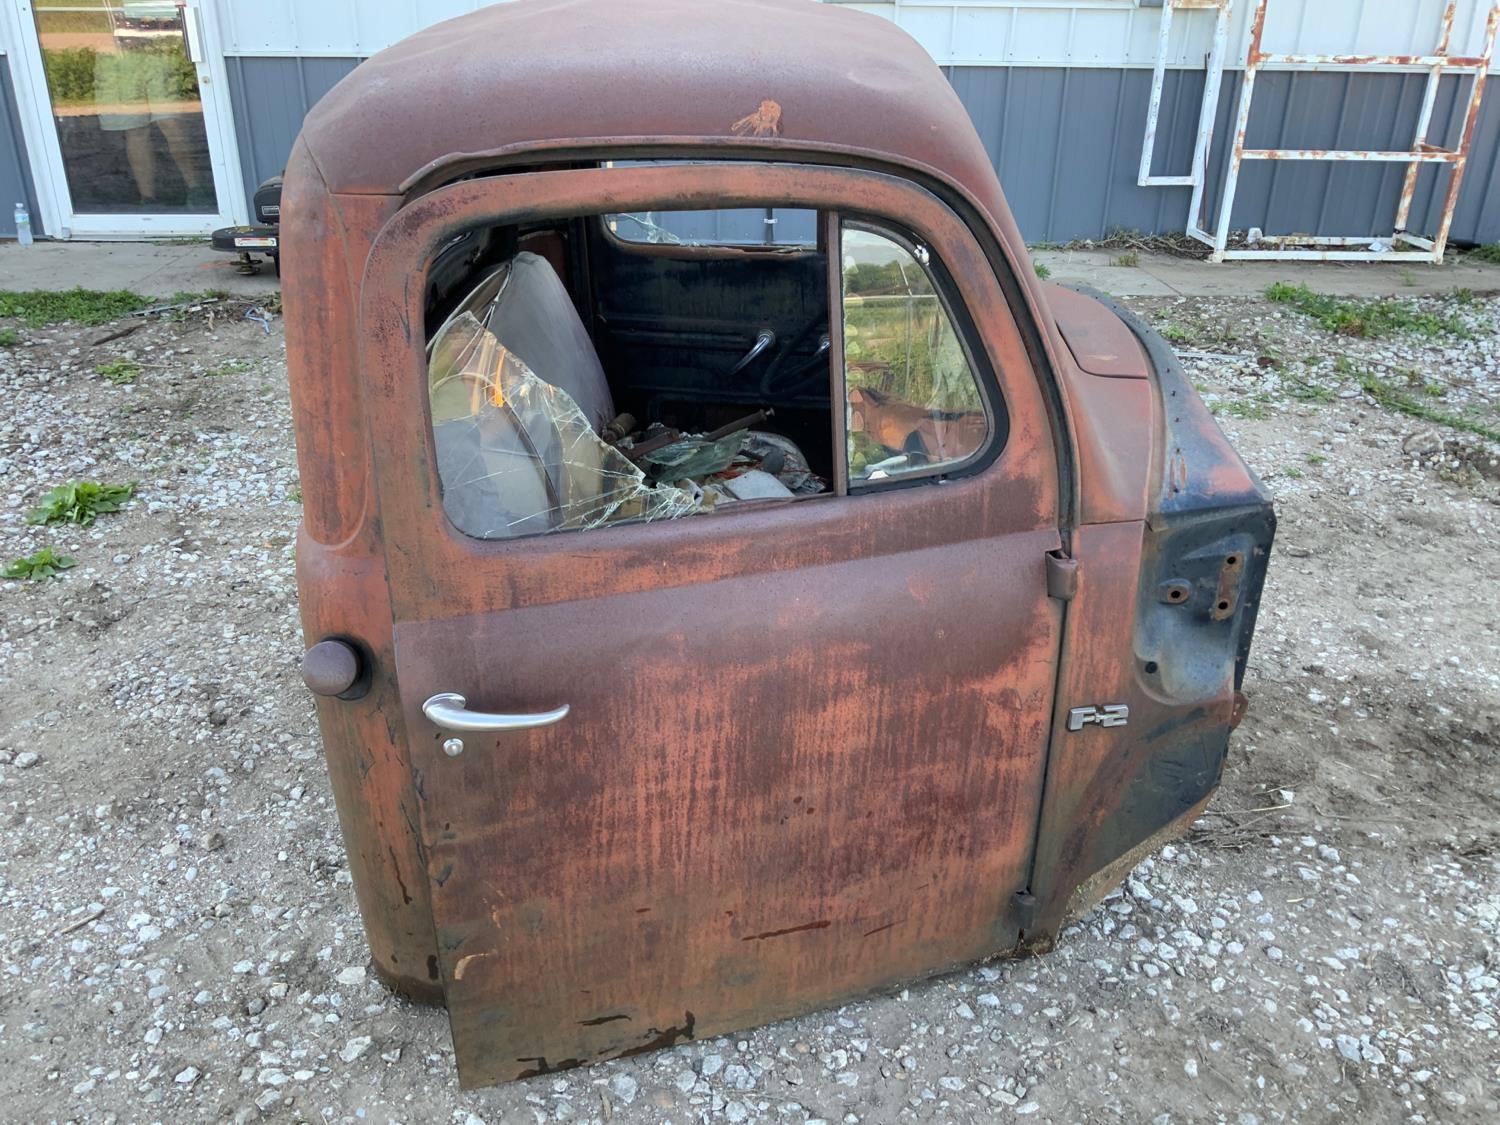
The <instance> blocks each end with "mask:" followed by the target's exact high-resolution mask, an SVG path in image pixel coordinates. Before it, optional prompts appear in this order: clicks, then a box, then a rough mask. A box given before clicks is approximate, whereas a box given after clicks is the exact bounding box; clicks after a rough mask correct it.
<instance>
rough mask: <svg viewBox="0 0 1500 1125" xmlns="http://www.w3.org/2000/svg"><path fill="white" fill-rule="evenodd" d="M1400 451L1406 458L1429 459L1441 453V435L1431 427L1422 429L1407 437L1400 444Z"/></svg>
mask: <svg viewBox="0 0 1500 1125" xmlns="http://www.w3.org/2000/svg"><path fill="white" fill-rule="evenodd" d="M1401 451H1402V452H1403V453H1405V454H1406V455H1407V456H1408V457H1429V456H1431V455H1432V454H1434V453H1441V452H1442V451H1443V435H1442V434H1441V433H1440V432H1438V431H1437V430H1435V429H1432V428H1431V427H1423V428H1422V429H1420V430H1415V431H1413V432H1412V433H1410V434H1408V435H1407V438H1406V440H1405V441H1403V442H1402V443H1401Z"/></svg>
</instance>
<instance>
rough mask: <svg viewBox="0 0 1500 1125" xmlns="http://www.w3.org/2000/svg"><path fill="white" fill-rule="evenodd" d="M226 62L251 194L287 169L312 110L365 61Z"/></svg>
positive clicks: (242, 155) (239, 140)
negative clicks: (303, 121) (257, 187)
mask: <svg viewBox="0 0 1500 1125" xmlns="http://www.w3.org/2000/svg"><path fill="white" fill-rule="evenodd" d="M225 62H226V64H227V65H228V68H229V97H230V102H231V104H232V105H233V107H234V124H235V134H236V139H237V141H238V144H239V149H240V168H241V170H242V172H243V174H244V177H245V192H246V195H247V196H248V195H253V194H254V193H255V188H256V186H257V185H258V184H259V183H260V182H261V181H262V180H264V179H266V177H268V176H274V175H276V174H277V173H278V172H280V171H281V170H282V169H283V168H285V167H286V158H287V157H288V156H289V155H290V154H291V151H292V142H293V141H295V140H296V139H297V134H298V133H299V132H300V131H301V130H302V119H303V118H304V117H305V116H307V111H308V110H310V109H312V107H313V106H314V105H316V104H317V101H318V99H319V98H321V97H322V96H323V95H324V94H326V93H328V91H329V90H331V89H333V87H334V86H335V85H337V83H338V81H339V79H341V78H343V77H344V75H346V74H348V73H349V72H350V71H351V70H353V69H354V68H355V67H356V66H358V65H359V62H360V60H359V59H354V58H347V59H332V58H327V59H325V58H241V57H236V56H231V57H230V58H228V59H226V60H225Z"/></svg>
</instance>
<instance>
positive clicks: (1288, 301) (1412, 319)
mask: <svg viewBox="0 0 1500 1125" xmlns="http://www.w3.org/2000/svg"><path fill="white" fill-rule="evenodd" d="M1266 299H1267V300H1268V301H1271V302H1272V303H1273V304H1282V305H1291V306H1292V307H1293V308H1294V309H1296V310H1297V311H1298V312H1300V313H1302V314H1304V315H1305V316H1308V317H1310V318H1312V319H1313V320H1314V321H1316V322H1317V324H1318V325H1319V327H1321V328H1323V329H1324V330H1325V331H1328V332H1333V333H1335V334H1337V335H1340V336H1358V337H1361V338H1365V339H1375V338H1377V337H1380V336H1389V335H1391V334H1392V333H1394V332H1410V333H1412V334H1414V335H1417V336H1444V335H1446V336H1460V337H1467V336H1468V335H1469V334H1470V333H1469V329H1468V327H1467V326H1466V325H1464V323H1463V322H1462V321H1460V320H1459V319H1458V318H1457V317H1451V316H1439V315H1438V314H1436V313H1429V312H1423V311H1422V310H1421V309H1419V308H1417V307H1416V306H1415V305H1413V304H1411V303H1410V302H1409V301H1402V300H1399V299H1397V298H1395V297H1382V298H1378V299H1376V300H1371V301H1357V300H1343V299H1340V298H1337V297H1329V296H1325V295H1324V294H1322V293H1314V292H1313V291H1312V290H1311V289H1309V288H1308V287H1307V284H1306V283H1305V282H1304V283H1303V284H1301V285H1289V284H1287V283H1286V282H1284V281H1278V282H1277V283H1276V284H1275V285H1273V286H1271V287H1270V288H1269V289H1267V290H1266Z"/></svg>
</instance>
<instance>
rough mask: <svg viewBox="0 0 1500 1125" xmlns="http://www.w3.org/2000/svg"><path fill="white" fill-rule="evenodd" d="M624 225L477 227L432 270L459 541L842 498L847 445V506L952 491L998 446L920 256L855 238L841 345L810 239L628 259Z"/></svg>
mask: <svg viewBox="0 0 1500 1125" xmlns="http://www.w3.org/2000/svg"><path fill="white" fill-rule="evenodd" d="M746 213H749V212H726V213H725V217H724V218H722V219H718V218H715V219H713V220H711V221H706V220H705V219H704V217H703V216H704V215H705V212H702V211H697V212H684V213H681V214H680V215H679V214H678V213H673V212H653V213H652V217H651V223H652V225H653V227H655V228H656V229H659V230H672V229H679V230H686V229H688V228H689V226H691V225H692V224H698V225H705V223H708V225H711V226H712V227H713V229H717V230H721V231H722V230H724V229H727V227H728V226H732V225H733V224H734V223H735V222H737V221H738V220H739V218H740V217H742V216H743V214H746ZM755 213H756V214H764V212H763V211H762V212H755ZM783 213H785V212H783ZM807 214H808V215H810V216H811V219H810V225H811V226H812V228H813V229H814V230H815V231H816V230H818V229H822V228H824V227H825V226H826V224H823V223H820V222H818V216H817V215H816V214H815V213H811V212H809V213H807ZM620 222H621V216H619V215H606V216H583V217H578V218H573V219H568V220H563V221H558V222H550V223H543V224H537V225H532V226H526V227H505V228H483V229H475V230H472V231H470V232H468V233H466V234H464V235H462V236H460V237H458V238H456V239H454V240H453V241H451V242H450V243H448V244H447V245H446V246H445V247H443V249H442V250H441V251H440V252H439V254H438V255H437V257H436V260H435V261H434V262H433V264H432V267H431V269H430V270H429V272H428V292H427V308H426V319H427V330H428V341H429V342H428V346H427V360H428V387H429V401H430V406H431V416H432V425H433V431H434V442H435V446H436V452H437V464H438V473H439V477H440V480H441V484H442V489H443V507H444V510H445V512H446V513H447V515H448V518H449V520H450V521H451V522H452V523H453V524H454V526H455V527H457V528H458V529H459V530H460V531H462V532H463V533H465V534H466V535H469V536H473V537H476V538H482V539H508V538H516V537H521V536H528V535H537V534H547V533H551V532H554V531H571V530H588V529H591V528H597V527H602V526H605V525H609V524H616V523H625V522H643V521H645V522H649V521H654V520H670V519H677V518H680V517H682V516H686V515H692V514H696V513H703V512H713V511H718V510H723V509H727V508H729V507H730V506H733V505H739V504H744V503H747V502H754V501H771V500H776V501H789V500H801V499H806V498H811V497H819V496H832V495H833V494H834V492H835V491H836V490H835V489H833V488H832V487H831V486H830V482H831V481H833V480H834V474H835V473H836V472H838V471H839V468H840V462H841V461H843V458H841V457H838V456H836V450H835V447H834V443H835V436H834V435H835V433H836V432H838V430H839V429H841V428H847V430H848V462H847V463H848V464H849V465H850V467H851V474H850V475H851V481H850V483H851V484H852V485H854V486H855V487H856V488H866V487H875V486H878V485H879V484H880V482H882V481H885V480H888V479H891V480H894V479H895V478H900V477H902V476H906V477H913V478H914V477H917V476H920V475H923V474H926V475H929V476H932V477H933V479H939V478H940V477H941V476H942V475H943V474H944V473H945V472H946V471H947V470H949V469H951V468H953V467H955V466H959V465H962V464H965V463H967V462H969V461H971V460H972V459H973V457H974V456H975V455H976V454H977V452H978V451H979V450H981V449H982V448H983V447H985V446H986V444H987V443H988V440H989V436H990V434H991V431H992V426H991V424H990V418H991V413H990V412H989V411H988V410H987V408H986V405H985V399H984V395H983V393H982V392H981V391H980V388H979V385H978V383H977V382H976V379H975V374H974V368H973V365H972V364H971V363H969V361H968V358H967V357H968V353H967V352H966V350H965V348H964V346H963V344H962V343H961V342H960V340H959V338H958V335H957V332H956V331H955V328H954V322H953V319H952V318H951V316H950V315H949V313H948V310H947V306H946V304H945V303H944V301H943V300H942V299H941V297H940V296H939V295H938V290H937V287H936V285H935V283H934V281H933V275H932V274H931V273H930V272H929V271H928V270H927V269H926V268H925V265H924V262H923V259H924V258H925V251H922V250H920V249H919V248H917V247H916V246H915V245H914V244H912V243H909V242H907V241H905V240H903V239H901V238H899V237H898V236H893V235H890V234H887V233H884V232H880V231H877V230H875V229H873V228H868V229H867V228H864V227H854V226H848V227H845V228H844V231H843V235H842V246H841V248H840V253H841V256H842V258H843V267H842V287H843V293H844V318H845V320H844V323H843V324H841V325H838V326H837V327H836V328H834V329H831V328H830V312H829V303H830V295H831V294H836V292H837V291H836V290H834V288H833V283H834V282H835V281H836V280H838V279H837V278H835V277H831V276H830V270H831V268H832V267H831V265H830V261H829V255H828V254H827V252H826V250H825V248H822V247H820V246H819V245H818V244H817V242H816V240H813V241H810V242H806V243H796V244H783V245H778V246H776V247H774V252H772V253H767V252H766V250H767V249H768V248H767V247H766V246H764V245H741V246H735V245H729V244H726V243H719V244H713V245H704V244H697V245H690V244H687V243H685V242H671V241H670V240H665V239H660V238H658V239H654V240H652V241H649V242H647V241H633V240H630V239H626V238H622V237H621V232H620V229H619V228H620ZM726 224H727V226H726ZM826 229H828V230H830V231H832V230H833V229H835V228H833V227H827V228H826ZM830 237H831V235H830ZM833 330H836V331H839V332H840V334H841V338H842V339H843V340H844V341H845V342H846V347H848V348H850V349H851V351H850V357H849V359H848V361H847V364H846V371H847V391H845V390H842V389H839V390H836V388H844V387H845V381H846V380H845V376H846V372H845V371H840V372H837V373H835V372H833V371H832V370H831V364H830V356H831V355H832V354H833V352H834V351H835V349H833V348H832V347H831V336H830V332H831V331H833ZM835 376H837V377H835ZM837 397H842V398H843V399H844V401H843V402H842V403H840V404H838V405H837V407H836V406H835V398H837ZM835 409H838V410H842V411H844V417H845V419H846V420H847V422H848V425H847V427H837V428H836V427H835V425H834V421H835ZM897 431H899V433H898V432H897Z"/></svg>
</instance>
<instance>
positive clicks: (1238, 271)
mask: <svg viewBox="0 0 1500 1125" xmlns="http://www.w3.org/2000/svg"><path fill="white" fill-rule="evenodd" d="M1121 253H1122V252H1121V251H1118V250H1038V251H1036V252H1035V253H1034V254H1033V255H1032V256H1033V258H1035V260H1036V262H1037V263H1038V264H1039V265H1043V266H1046V267H1047V269H1049V270H1051V271H1052V274H1051V278H1050V280H1052V281H1058V282H1062V283H1063V284H1066V285H1077V284H1083V285H1092V286H1093V287H1094V288H1095V289H1102V290H1104V291H1105V292H1106V293H1111V294H1113V295H1114V296H1116V297H1251V296H1255V297H1258V296H1260V295H1261V294H1263V293H1264V292H1265V291H1266V290H1267V289H1268V288H1269V287H1270V286H1271V285H1273V284H1275V283H1276V282H1278V281H1289V282H1292V283H1294V284H1296V283H1301V282H1304V281H1305V282H1306V283H1307V285H1308V288H1310V289H1312V290H1314V291H1315V292H1318V293H1326V294H1328V295H1330V296H1334V297H1392V296H1396V297H1413V296H1420V295H1422V294H1424V293H1451V292H1453V291H1454V290H1455V289H1469V290H1472V291H1473V292H1475V293H1500V265H1490V264H1487V263H1484V262H1463V261H1458V262H1455V261H1454V255H1451V254H1450V255H1449V261H1448V263H1447V264H1445V265H1441V266H1430V265H1411V264H1401V263H1396V262H1392V263H1382V262H1224V263H1221V264H1219V265H1214V264H1213V263H1211V262H1199V261H1194V260H1192V259H1191V258H1177V257H1173V256H1171V255H1169V254H1140V255H1139V256H1138V260H1137V263H1136V264H1135V265H1120V264H1116V263H1118V262H1120V261H1122V258H1121ZM1126 260H1128V259H1126Z"/></svg>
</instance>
